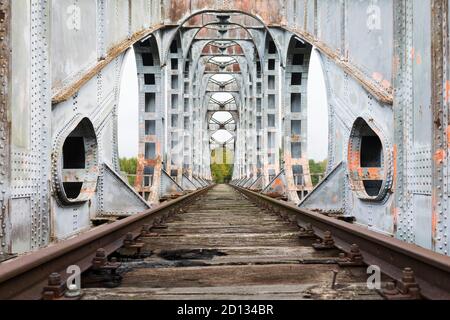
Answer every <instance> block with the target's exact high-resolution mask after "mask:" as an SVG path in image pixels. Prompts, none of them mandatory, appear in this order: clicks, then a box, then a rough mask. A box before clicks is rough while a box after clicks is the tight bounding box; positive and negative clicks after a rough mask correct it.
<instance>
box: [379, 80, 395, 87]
mask: <svg viewBox="0 0 450 320" xmlns="http://www.w3.org/2000/svg"><path fill="white" fill-rule="evenodd" d="M381 85H382V86H383V87H384V88H385V89H389V88H391V87H392V86H391V83H390V82H389V81H388V80H383V81H382V82H381Z"/></svg>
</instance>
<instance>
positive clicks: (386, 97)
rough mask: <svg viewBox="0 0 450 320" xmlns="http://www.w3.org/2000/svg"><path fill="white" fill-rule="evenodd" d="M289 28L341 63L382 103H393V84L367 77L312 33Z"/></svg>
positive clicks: (343, 67) (341, 65)
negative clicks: (384, 83)
mask: <svg viewBox="0 0 450 320" xmlns="http://www.w3.org/2000/svg"><path fill="white" fill-rule="evenodd" d="M286 29H287V30H290V31H291V32H293V33H295V34H297V35H298V36H299V37H300V38H301V39H303V40H305V41H307V42H308V43H310V44H311V45H313V46H315V47H316V48H317V49H319V50H320V52H322V53H323V54H325V55H326V56H327V57H329V58H330V59H331V60H333V61H334V62H335V63H336V64H337V65H339V66H340V67H341V68H342V69H343V70H345V72H347V73H348V74H349V75H350V76H351V77H353V78H354V79H355V80H356V81H358V82H359V83H360V84H361V86H362V87H364V88H365V89H366V90H367V92H369V93H370V94H372V95H373V96H374V97H375V98H376V99H378V100H379V101H380V102H381V103H385V104H387V105H392V104H393V102H394V98H393V88H392V86H391V85H384V86H383V85H382V84H381V83H380V82H377V81H376V79H372V78H369V77H367V75H365V74H364V73H363V72H362V71H361V70H360V69H359V68H358V67H356V66H355V65H353V64H352V63H351V62H349V61H348V59H347V58H346V57H344V56H342V55H341V54H340V53H339V52H338V51H336V50H333V49H332V48H331V47H329V46H328V45H327V44H326V43H324V42H323V41H321V40H320V39H318V38H317V37H315V36H314V35H312V34H311V33H309V32H307V31H305V30H300V29H298V28H290V27H289V26H287V27H286Z"/></svg>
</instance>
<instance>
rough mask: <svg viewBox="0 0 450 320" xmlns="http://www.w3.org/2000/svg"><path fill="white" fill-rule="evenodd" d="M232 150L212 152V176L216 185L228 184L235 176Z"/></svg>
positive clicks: (218, 149) (220, 149) (219, 149)
mask: <svg viewBox="0 0 450 320" xmlns="http://www.w3.org/2000/svg"><path fill="white" fill-rule="evenodd" d="M233 158H234V154H233V151H232V150H229V149H227V148H217V149H215V150H213V151H212V152H211V174H212V176H213V179H214V182H215V183H228V182H230V181H231V178H232V176H233V165H232V163H233Z"/></svg>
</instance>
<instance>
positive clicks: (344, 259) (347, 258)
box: [337, 244, 365, 267]
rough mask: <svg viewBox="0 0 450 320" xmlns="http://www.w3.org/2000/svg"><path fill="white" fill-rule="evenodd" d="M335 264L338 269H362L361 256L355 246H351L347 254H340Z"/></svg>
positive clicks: (357, 247)
mask: <svg viewBox="0 0 450 320" xmlns="http://www.w3.org/2000/svg"><path fill="white" fill-rule="evenodd" d="M337 263H338V265H339V266H340V267H363V266H365V263H364V259H363V256H362V254H361V251H360V250H359V246H358V245H357V244H352V245H351V248H350V252H349V253H348V254H345V253H340V254H339V259H338V260H337Z"/></svg>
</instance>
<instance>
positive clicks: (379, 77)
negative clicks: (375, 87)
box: [372, 72, 383, 82]
mask: <svg viewBox="0 0 450 320" xmlns="http://www.w3.org/2000/svg"><path fill="white" fill-rule="evenodd" d="M372 78H373V79H374V80H375V81H378V82H381V81H383V75H382V74H381V73H379V72H374V73H373V74H372Z"/></svg>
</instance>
